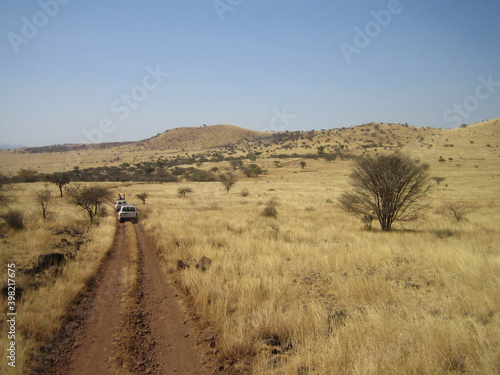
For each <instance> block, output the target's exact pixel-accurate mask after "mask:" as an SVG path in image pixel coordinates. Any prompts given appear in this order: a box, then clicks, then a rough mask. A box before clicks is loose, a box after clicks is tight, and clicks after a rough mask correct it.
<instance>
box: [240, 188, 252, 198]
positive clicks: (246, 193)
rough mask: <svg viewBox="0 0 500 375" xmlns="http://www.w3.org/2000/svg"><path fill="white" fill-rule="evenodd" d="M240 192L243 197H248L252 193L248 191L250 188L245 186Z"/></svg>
mask: <svg viewBox="0 0 500 375" xmlns="http://www.w3.org/2000/svg"><path fill="white" fill-rule="evenodd" d="M240 194H241V196H242V197H248V196H249V195H250V192H249V191H248V189H246V188H245V189H243V190H241V193H240Z"/></svg>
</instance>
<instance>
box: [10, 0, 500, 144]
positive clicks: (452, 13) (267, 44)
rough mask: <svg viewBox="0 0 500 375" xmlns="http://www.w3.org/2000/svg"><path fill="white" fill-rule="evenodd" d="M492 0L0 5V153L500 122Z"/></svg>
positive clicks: (499, 17)
mask: <svg viewBox="0 0 500 375" xmlns="http://www.w3.org/2000/svg"><path fill="white" fill-rule="evenodd" d="M499 36H500V2H499V1H498V0H485V1H471V0H453V1H452V0H437V1H431V0H399V1H398V0H384V1H379V0H372V1H347V0H307V1H306V0H303V1H296V0H291V1H269V0H268V1H263V0H253V1H252V0H197V1H195V0H177V1H169V0H141V1H139V0H134V1H131V0H120V1H118V0H109V1H96V0H87V1H76V0H40V1H14V0H5V1H2V2H1V3H0V143H10V144H23V145H29V146H35V145H49V144H61V143H75V142H94V141H104V142H112V141H126V140H139V139H144V138H148V137H151V136H153V135H156V134H157V133H160V132H163V131H165V130H167V129H171V128H175V127H180V126H201V125H202V124H208V125H212V124H234V125H238V126H242V127H245V128H249V129H255V130H290V131H293V130H309V129H331V128H336V127H343V126H352V125H358V124H361V123H365V122H371V121H380V122H399V123H409V124H411V125H416V126H434V127H444V128H449V127H455V126H457V125H460V124H462V123H467V124H470V123H475V122H479V121H482V120H486V119H490V118H496V117H500V110H499V109H500V42H499Z"/></svg>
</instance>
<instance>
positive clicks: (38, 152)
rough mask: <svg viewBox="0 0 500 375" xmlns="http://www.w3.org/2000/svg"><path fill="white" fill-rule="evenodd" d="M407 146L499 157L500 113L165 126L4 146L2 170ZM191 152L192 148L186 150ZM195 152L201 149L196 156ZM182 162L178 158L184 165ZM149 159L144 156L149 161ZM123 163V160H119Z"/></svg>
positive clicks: (413, 152) (332, 156)
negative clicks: (304, 127)
mask: <svg viewBox="0 0 500 375" xmlns="http://www.w3.org/2000/svg"><path fill="white" fill-rule="evenodd" d="M391 152H403V153H405V154H408V155H410V156H411V157H414V158H416V159H420V160H425V161H426V162H430V163H438V162H440V163H444V162H446V163H453V164H454V165H455V164H456V165H458V164H461V163H462V162H464V163H468V162H470V163H477V165H478V166H479V165H483V164H484V163H486V162H485V160H486V161H487V162H488V163H490V164H492V165H493V164H495V163H496V164H498V162H499V161H500V118H498V119H493V120H488V121H484V122H481V123H477V124H473V125H467V126H463V127H460V128H454V129H440V128H432V127H415V126H411V125H408V124H387V123H375V122H371V123H366V124H362V125H358V126H352V127H343V128H334V129H329V130H308V131H286V132H272V133H268V132H258V131H253V130H248V129H243V128H240V127H237V126H233V125H213V126H206V127H196V128H194V127H189V128H177V129H172V130H168V131H166V132H164V133H162V134H158V135H157V136H155V137H152V138H150V139H145V140H142V141H137V142H116V143H101V144H88V145H57V146H47V147H33V148H22V149H17V150H0V173H3V174H15V173H16V172H17V171H19V170H20V169H21V168H32V169H36V170H38V171H40V172H45V173H47V172H54V171H63V170H66V171H67V170H73V169H74V168H75V167H78V168H79V169H81V170H83V169H85V168H99V167H103V168H117V167H120V166H122V165H127V164H129V165H137V164H139V163H156V164H158V163H159V164H162V165H170V164H171V163H172V161H173V160H175V163H176V165H178V164H179V163H181V164H182V161H185V162H186V163H185V164H202V163H205V162H207V161H221V160H228V159H230V158H246V157H248V156H250V155H252V157H254V158H255V157H257V158H258V159H266V158H295V159H297V158H318V157H324V158H325V159H326V160H336V159H337V158H338V159H339V160H346V159H349V158H351V157H353V156H356V155H361V154H376V153H391ZM186 154H187V155H186ZM193 155H196V156H195V157H193ZM181 164H179V165H181ZM144 165H145V164H144ZM120 168H121V167H120Z"/></svg>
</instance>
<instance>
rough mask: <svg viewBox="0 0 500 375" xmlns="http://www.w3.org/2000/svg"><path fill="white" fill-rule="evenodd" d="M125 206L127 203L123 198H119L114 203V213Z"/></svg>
mask: <svg viewBox="0 0 500 375" xmlns="http://www.w3.org/2000/svg"><path fill="white" fill-rule="evenodd" d="M126 204H127V201H126V200H125V199H124V198H120V199H118V200H117V201H116V203H115V209H116V212H118V211H120V208H121V207H122V206H124V205H126Z"/></svg>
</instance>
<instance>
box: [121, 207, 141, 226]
mask: <svg viewBox="0 0 500 375" xmlns="http://www.w3.org/2000/svg"><path fill="white" fill-rule="evenodd" d="M118 220H119V221H120V223H123V222H124V221H126V220H132V221H133V222H134V223H137V222H138V221H139V217H138V215H137V208H135V206H134V205H133V204H126V205H123V206H120V209H119V211H118Z"/></svg>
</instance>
